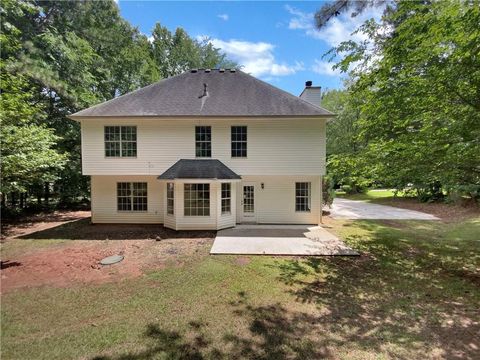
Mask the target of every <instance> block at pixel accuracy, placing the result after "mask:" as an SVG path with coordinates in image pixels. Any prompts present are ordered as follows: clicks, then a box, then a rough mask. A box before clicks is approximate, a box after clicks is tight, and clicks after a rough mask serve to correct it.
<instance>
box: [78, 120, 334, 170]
mask: <svg viewBox="0 0 480 360" xmlns="http://www.w3.org/2000/svg"><path fill="white" fill-rule="evenodd" d="M202 121H204V120H201V119H192V120H181V119H170V120H163V119H162V120H161V119H154V118H151V119H150V118H148V119H133V118H131V119H101V118H97V119H88V120H82V159H83V162H82V166H83V173H84V174H85V175H157V176H158V175H160V174H161V173H163V172H164V171H165V170H167V169H168V168H169V167H170V166H172V165H173V164H174V163H175V162H177V161H178V160H179V159H193V158H195V141H194V138H193V134H194V131H195V130H194V129H195V126H198V124H199V123H200V124H201V123H202ZM243 122H248V158H232V156H231V151H232V149H231V147H232V144H231V127H232V126H237V125H238V123H239V121H238V120H226V119H224V120H217V119H215V120H211V119H209V120H208V125H209V126H211V131H212V133H211V136H212V138H211V146H212V156H213V157H214V158H215V159H219V160H220V161H222V162H223V163H224V164H225V165H226V166H228V167H229V168H231V169H232V170H233V171H235V172H236V173H237V174H239V175H242V176H244V175H245V176H248V175H323V174H325V120H323V119H273V120H268V119H258V120H257V119H248V120H244V121H243ZM131 124H135V125H136V126H137V157H136V158H108V157H105V156H104V139H103V137H104V136H103V129H104V126H110V125H125V126H127V125H131ZM205 126H207V125H205Z"/></svg>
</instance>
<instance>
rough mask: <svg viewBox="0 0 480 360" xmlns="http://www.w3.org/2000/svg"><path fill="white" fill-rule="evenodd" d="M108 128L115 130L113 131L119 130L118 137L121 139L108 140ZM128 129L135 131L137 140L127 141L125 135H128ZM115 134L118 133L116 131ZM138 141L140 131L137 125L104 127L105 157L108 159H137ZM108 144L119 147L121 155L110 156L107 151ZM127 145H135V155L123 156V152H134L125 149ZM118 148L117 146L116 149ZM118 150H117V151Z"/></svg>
mask: <svg viewBox="0 0 480 360" xmlns="http://www.w3.org/2000/svg"><path fill="white" fill-rule="evenodd" d="M108 128H113V129H118V135H119V139H118V140H107V129H108ZM127 128H131V129H135V140H125V139H122V138H123V134H127V133H128V132H127ZM113 133H114V134H115V133H116V131H115V130H114V132H113ZM137 140H138V131H137V127H136V126H135V125H105V126H104V127H103V142H104V156H105V157H106V158H136V157H137V154H138V153H137V151H138V149H137ZM107 144H116V145H118V151H119V153H118V154H119V155H108V153H107V150H110V149H107ZM126 144H135V146H134V150H135V155H123V150H125V152H127V151H132V149H124V147H126ZM116 147H117V146H115V148H116ZM116 150H117V149H115V151H116Z"/></svg>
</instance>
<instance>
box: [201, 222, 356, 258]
mask: <svg viewBox="0 0 480 360" xmlns="http://www.w3.org/2000/svg"><path fill="white" fill-rule="evenodd" d="M210 254H235V255H301V256H306V255H308V256H319V255H359V254H358V253H357V252H356V251H354V250H352V249H351V248H349V247H348V246H346V245H345V244H344V243H343V242H342V241H341V240H340V239H339V238H337V237H336V236H335V235H333V234H331V233H330V232H328V231H327V230H325V229H324V228H322V227H319V226H314V225H312V226H305V225H238V226H236V227H235V228H232V229H225V230H220V231H218V232H217V237H216V238H215V241H214V243H213V246H212V248H211V250H210Z"/></svg>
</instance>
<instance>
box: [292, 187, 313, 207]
mask: <svg viewBox="0 0 480 360" xmlns="http://www.w3.org/2000/svg"><path fill="white" fill-rule="evenodd" d="M310 204H311V183H309V182H297V183H295V211H298V212H310Z"/></svg>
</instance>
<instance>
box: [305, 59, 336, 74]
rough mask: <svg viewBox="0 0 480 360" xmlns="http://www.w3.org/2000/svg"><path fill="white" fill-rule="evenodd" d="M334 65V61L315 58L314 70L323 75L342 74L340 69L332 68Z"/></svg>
mask: <svg viewBox="0 0 480 360" xmlns="http://www.w3.org/2000/svg"><path fill="white" fill-rule="evenodd" d="M334 65H335V64H334V63H332V62H328V61H322V60H318V59H315V64H313V65H312V71H313V72H315V73H317V74H321V75H328V76H340V75H341V73H340V70H338V69H333V68H332V67H333V66H334Z"/></svg>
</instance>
